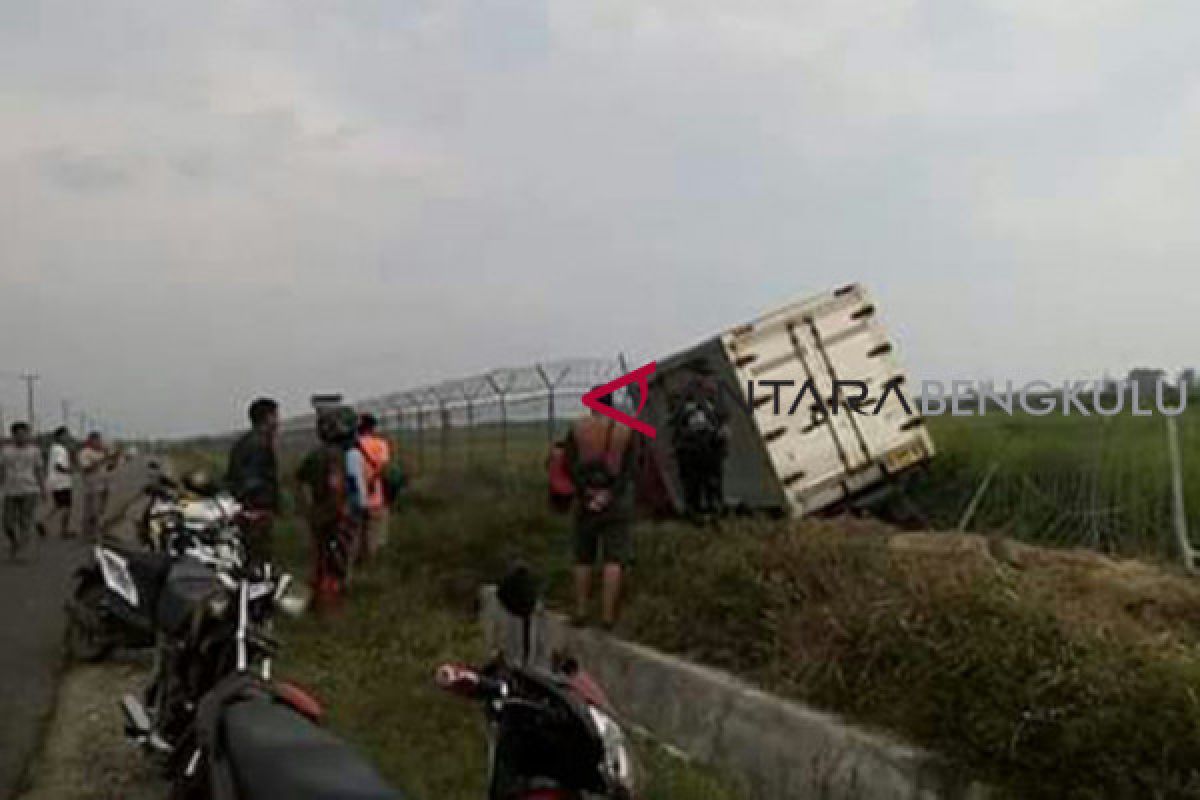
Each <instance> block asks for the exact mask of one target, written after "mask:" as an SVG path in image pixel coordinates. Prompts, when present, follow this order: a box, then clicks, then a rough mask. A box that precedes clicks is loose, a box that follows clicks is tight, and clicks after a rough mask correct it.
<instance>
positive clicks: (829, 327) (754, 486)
mask: <svg viewBox="0 0 1200 800" xmlns="http://www.w3.org/2000/svg"><path fill="white" fill-rule="evenodd" d="M697 376H707V377H705V378H702V380H705V381H707V382H708V384H709V385H710V386H711V385H712V383H713V382H714V381H715V383H716V387H717V390H718V394H719V403H720V404H721V405H722V407H723V411H724V413H725V416H726V420H727V426H728V432H729V439H728V456H727V458H726V460H725V464H724V494H725V497H726V501H727V503H728V504H730V505H733V506H740V507H742V508H745V509H749V510H763V511H771V512H778V513H785V514H788V515H792V516H803V515H806V514H810V513H813V512H815V511H820V510H822V509H827V508H830V507H831V506H837V505H839V504H842V503H844V502H846V501H852V500H854V499H855V498H858V497H862V496H864V495H865V494H868V493H871V492H872V491H873V490H875V489H879V488H881V487H884V486H885V485H886V484H887V483H888V482H889V481H890V480H892V479H894V478H895V477H896V476H898V475H900V474H902V473H904V472H906V471H909V470H911V469H913V468H915V467H918V466H920V465H922V464H924V463H925V462H927V461H928V460H929V459H930V458H931V457H932V456H933V454H934V446H933V441H932V439H931V438H930V436H929V433H928V431H927V430H926V428H925V425H924V421H923V420H922V419H921V417H920V414H919V409H918V407H917V406H916V405H915V404H914V402H913V400H912V398H911V395H910V394H909V387H908V386H907V385H906V378H905V375H904V371H903V369H902V368H901V366H900V362H899V360H898V358H897V355H896V349H895V346H894V345H893V343H892V342H891V340H890V339H889V338H888V335H887V331H886V330H885V329H884V327H883V323H882V321H881V319H880V314H879V310H878V307H877V305H876V304H875V302H874V301H873V300H872V298H871V296H870V294H869V292H868V291H867V290H866V289H865V288H864V287H862V286H860V285H857V284H852V285H849V286H845V287H842V288H840V289H836V290H834V291H830V292H826V293H824V294H820V295H817V296H815V297H812V298H809V299H807V300H801V301H799V302H795V303H790V304H788V305H785V306H783V307H781V308H779V309H776V310H775V311H771V312H769V313H767V314H765V315H763V316H761V317H759V318H758V319H756V320H754V321H753V322H750V323H748V324H745V325H740V326H738V327H736V328H732V329H730V330H727V331H725V332H723V333H721V334H719V335H718V336H715V337H713V338H711V339H709V340H707V341H704V342H701V343H700V344H697V345H696V346H694V347H691V348H689V349H687V350H685V351H683V352H680V353H677V354H675V355H672V356H670V357H668V358H665V359H661V360H659V362H658V367H657V371H656V373H655V374H654V376H653V377H652V380H651V383H650V391H649V393H648V397H647V402H646V408H645V409H644V411H643V415H642V417H643V418H644V419H646V421H647V422H649V423H650V424H652V425H654V426H655V427H656V428H657V429H658V431H659V434H658V437H657V438H656V439H655V440H654V449H655V455H656V457H657V461H658V463H659V465H660V471H661V473H662V480H663V483H664V484H665V486H666V489H667V494H668V495H669V499H670V502H671V504H673V506H674V508H675V510H676V511H679V512H682V511H684V510H685V509H684V507H683V506H684V502H683V491H682V485H681V483H680V480H679V469H678V464H677V463H676V458H675V448H674V446H673V444H672V442H673V435H672V434H673V431H672V422H671V417H672V412H673V411H674V409H675V408H676V407H677V406H678V403H679V402H680V398H681V396H682V394H683V393H684V392H685V387H687V386H688V385H689V382H692V381H695V380H697V379H698V377H697ZM773 381H782V382H784V383H783V384H772V383H769V382H773ZM788 382H790V383H788ZM859 382H861V384H865V387H866V394H865V397H864V395H863V393H862V392H861V391H856V387H857V386H859V385H860V383H859ZM776 387H778V405H779V408H778V409H777V408H775V401H776V396H775V388H776ZM881 398H882V399H883V402H882V403H880V399H881Z"/></svg>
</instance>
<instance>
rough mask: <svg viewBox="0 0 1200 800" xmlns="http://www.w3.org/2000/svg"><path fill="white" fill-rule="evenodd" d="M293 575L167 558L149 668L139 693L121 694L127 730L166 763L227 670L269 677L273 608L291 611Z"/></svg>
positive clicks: (294, 604)
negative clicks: (200, 705)
mask: <svg viewBox="0 0 1200 800" xmlns="http://www.w3.org/2000/svg"><path fill="white" fill-rule="evenodd" d="M290 588H291V577H290V576H288V575H286V574H283V575H279V576H276V575H274V574H273V573H272V570H271V568H270V567H269V566H264V567H262V568H261V570H260V569H259V568H255V569H253V570H251V569H248V568H244V567H241V566H237V565H220V564H211V563H204V562H203V561H200V560H198V559H196V558H194V557H192V556H191V555H185V556H184V557H183V558H180V559H178V560H176V561H175V562H173V563H172V565H171V568H170V571H169V572H168V574H167V576H166V579H165V581H164V582H163V585H162V589H161V591H160V593H159V596H158V599H157V606H156V609H155V614H154V626H155V630H156V648H155V654H154V666H153V668H152V669H151V672H150V678H149V680H148V682H147V685H146V688H145V690H144V691H143V692H142V695H141V697H140V698H139V697H136V696H134V695H126V696H125V697H124V698H122V700H121V709H122V711H123V713H124V716H125V730H126V733H127V735H128V736H129V737H130V738H131V739H132V740H133V741H134V742H135V743H137V744H139V745H142V746H143V747H145V748H146V749H147V750H148V751H150V752H151V753H154V754H158V755H163V756H166V757H167V758H168V762H169V761H170V759H171V757H172V756H173V755H174V753H175V751H176V747H177V744H178V742H179V741H180V740H181V739H182V737H183V735H184V733H185V732H186V731H187V730H188V728H189V727H191V725H192V722H193V717H194V715H195V712H196V709H197V706H198V704H199V702H200V698H201V697H202V696H203V695H204V694H205V693H207V692H208V691H210V690H211V689H212V688H213V687H214V686H216V685H217V684H218V683H220V682H221V681H222V680H223V679H224V678H225V677H226V676H228V675H232V674H249V673H250V672H252V671H256V672H257V673H258V674H259V675H260V676H261V677H262V679H263V680H269V679H270V676H271V658H272V656H273V655H274V653H275V651H276V649H277V645H276V643H275V641H274V639H273V638H272V636H271V620H272V618H273V616H274V613H275V610H276V609H277V608H282V609H284V610H285V611H289V612H296V611H299V610H301V608H302V603H299V602H298V601H297V599H296V598H294V597H292V595H291V594H290V593H289V589H290Z"/></svg>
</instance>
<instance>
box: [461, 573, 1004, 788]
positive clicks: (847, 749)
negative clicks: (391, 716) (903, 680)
mask: <svg viewBox="0 0 1200 800" xmlns="http://www.w3.org/2000/svg"><path fill="white" fill-rule="evenodd" d="M480 599H481V622H482V624H483V627H484V633H485V636H486V637H487V640H488V643H489V644H490V645H491V646H492V647H495V648H499V649H501V650H503V651H504V652H505V653H506V654H508V655H510V656H512V657H514V658H519V657H520V654H521V652H522V645H521V626H520V623H519V621H518V620H516V619H515V618H514V617H512V616H511V615H509V614H508V613H507V612H506V611H505V610H504V609H503V607H501V605H500V603H499V602H498V601H497V600H496V595H495V589H494V588H493V587H485V588H484V589H483V591H482V593H481V598H480ZM534 627H535V629H536V635H535V637H534V639H535V641H534V658H535V661H536V663H538V664H541V665H547V664H549V662H550V657H551V655H552V654H553V653H555V652H559V653H566V654H570V655H571V656H573V657H575V658H576V659H578V661H579V663H580V664H581V665H582V666H583V667H584V668H585V669H587V670H588V671H589V672H590V673H592V674H593V675H594V676H595V677H596V678H597V679H598V680H599V681H600V683H601V685H602V686H604V688H605V690H606V691H607V692H608V695H609V697H610V698H611V699H612V701H613V703H614V704H615V705H616V706H617V711H618V712H619V713H620V714H621V715H622V716H623V717H624V718H625V719H626V720H628V721H629V722H632V723H634V724H635V725H638V726H640V727H642V728H644V729H646V730H647V731H649V732H650V733H651V734H652V735H653V736H654V737H655V738H656V739H658V740H660V741H662V742H664V743H665V744H668V745H671V746H673V747H676V748H678V749H680V750H682V751H683V752H684V753H686V754H688V755H689V756H690V757H692V758H694V759H696V760H697V761H700V762H702V763H705V764H710V765H712V766H714V767H717V768H718V769H721V770H724V771H725V772H727V773H729V774H731V775H736V776H740V777H741V778H742V779H744V781H745V783H746V785H747V786H748V788H749V790H750V791H751V793H752V795H753V796H754V797H755V798H761V800H913V799H915V798H921V800H935V798H945V799H946V800H982V799H983V798H987V797H989V796H990V795H991V793H990V792H989V791H988V790H987V788H986V787H984V786H983V785H981V784H978V783H972V782H970V781H968V780H964V779H963V778H962V776H956V775H955V774H954V772H953V771H952V770H950V769H949V768H947V766H946V765H945V764H944V763H943V762H942V761H941V760H940V759H939V758H938V757H937V756H935V755H933V754H931V753H928V752H926V751H923V750H919V749H917V748H914V747H910V746H908V745H905V744H903V743H901V742H898V741H896V740H894V739H891V738H889V737H888V736H886V735H883V734H878V733H874V732H869V731H865V730H863V729H861V728H856V727H854V726H852V725H849V724H847V723H846V722H844V721H842V720H840V719H838V718H837V717H836V716H833V715H831V714H826V713H822V712H818V711H814V710H812V709H810V708H807V707H805V706H803V705H800V704H798V703H793V702H788V701H784V700H781V699H779V698H777V697H774V696H772V695H769V694H767V693H765V692H762V691H759V690H757V689H755V688H753V687H752V686H749V685H748V684H746V683H745V682H743V681H741V680H739V679H737V678H735V677H733V676H732V675H729V674H728V673H725V672H721V671H720V670H715V669H710V668H707V667H702V666H699V665H696V664H692V663H689V662H687V661H683V660H681V659H678V658H674V657H672V656H669V655H666V654H664V653H660V652H658V651H656V650H653V649H651V648H648V647H643V646H641V645H637V644H633V643H631V642H626V641H623V640H621V639H617V638H615V637H612V636H609V635H607V634H604V633H601V632H599V631H594V630H589V629H582V630H580V629H575V628H571V627H570V626H569V625H568V624H567V623H566V619H565V618H564V617H563V616H562V615H560V614H554V613H547V612H543V613H541V614H540V615H539V621H538V622H537V623H536V624H535V626H534Z"/></svg>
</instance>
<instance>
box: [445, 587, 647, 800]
mask: <svg viewBox="0 0 1200 800" xmlns="http://www.w3.org/2000/svg"><path fill="white" fill-rule="evenodd" d="M498 596H499V599H500V602H501V604H502V605H504V607H505V608H506V609H507V610H508V611H509V613H511V614H513V615H514V616H516V617H518V618H520V619H521V621H522V626H523V633H524V642H525V647H524V650H525V652H524V656H523V659H522V663H521V664H511V663H509V662H508V661H507V660H506V659H505V658H504V657H503V656H497V657H496V658H494V659H493V660H492V661H491V662H489V663H488V664H487V665H485V666H483V667H481V668H478V669H475V668H471V667H468V666H464V665H462V664H443V665H442V666H441V667H439V668H438V670H437V672H436V674H435V682H436V683H437V685H438V686H439V687H440V688H442V689H444V690H446V691H448V692H451V693H453V694H456V695H459V696H462V697H467V698H470V699H472V700H476V701H479V702H481V704H482V706H483V713H484V716H485V717H486V719H487V728H488V739H489V745H490V746H489V748H488V751H489V753H490V754H491V763H490V765H489V778H488V800H582V798H584V797H589V798H591V797H601V798H609V800H633V798H636V796H637V793H636V792H637V789H636V779H635V778H636V768H635V761H634V757H633V751H632V748H631V747H630V746H629V743H628V741H627V739H626V737H625V734H624V732H623V730H622V728H621V726H620V724H619V723H618V722H617V720H616V716H615V714H614V713H613V710H612V705H611V704H610V703H609V701H608V698H607V697H605V695H604V691H603V689H601V687H600V685H599V684H598V683H597V682H596V681H595V680H594V679H593V678H592V677H591V676H589V675H588V674H587V673H586V672H585V671H584V670H582V669H580V667H579V665H578V664H577V663H575V662H574V661H573V660H572V659H569V658H559V659H556V661H555V664H554V665H553V666H552V668H551V669H549V670H546V669H540V668H537V667H535V666H533V665H532V664H531V659H530V656H531V642H532V637H533V630H532V625H533V622H532V620H533V615H534V611H535V609H536V606H537V600H538V598H537V589H536V582H535V581H534V579H533V577H532V576H531V575H530V574H529V573H528V571H527V570H525V569H523V568H522V569H518V570H515V571H514V572H512V573H511V574H510V575H509V576H508V577H506V578H505V580H504V581H503V582H502V583H501V585H500V587H499V591H498Z"/></svg>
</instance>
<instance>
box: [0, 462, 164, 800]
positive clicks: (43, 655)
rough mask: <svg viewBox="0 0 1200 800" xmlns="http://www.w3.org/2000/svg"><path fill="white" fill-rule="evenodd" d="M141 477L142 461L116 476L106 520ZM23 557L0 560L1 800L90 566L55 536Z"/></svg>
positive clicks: (23, 754)
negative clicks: (77, 584)
mask: <svg viewBox="0 0 1200 800" xmlns="http://www.w3.org/2000/svg"><path fill="white" fill-rule="evenodd" d="M146 476H147V471H146V463H145V462H144V461H143V460H141V459H138V460H135V461H133V462H132V463H130V464H128V465H126V466H124V467H122V468H120V469H119V470H118V471H117V472H116V473H115V474H114V479H113V491H112V496H111V500H110V503H109V513H110V515H113V516H114V517H115V516H116V515H117V514H118V512H121V511H122V510H124V509H125V508H126V506H129V505H130V504H131V502H132V503H133V504H134V505H136V499H137V498H138V496H139V494H140V490H141V488H142V487H143V486H144V485H145V483H146ZM78 494H79V493H78V491H77V492H76V496H77V497H78ZM76 505H77V506H78V502H77V503H76ZM74 514H75V515H76V517H78V514H79V509H78V508H76V509H75V510H74ZM124 516H125V517H132V513H128V514H125V515H124ZM114 522H115V525H116V528H115V529H116V530H119V529H120V527H121V526H123V525H124V526H127V525H128V521H127V520H126V519H118V520H114ZM74 528H75V529H76V530H78V526H77V525H76V526H74ZM28 552H29V553H31V554H33V555H32V557H31V558H30V559H29V561H27V562H26V563H13V562H11V561H9V560H8V548H7V544H6V543H4V549H3V553H2V554H0V798H8V797H12V796H14V795H15V793H16V791H17V789H18V785H19V782H20V780H21V778H22V775H23V773H24V771H25V769H26V767H27V765H28V763H29V760H30V758H31V757H32V756H33V755H34V753H35V752H36V748H37V745H38V742H39V740H40V736H41V733H42V729H43V726H44V723H45V720H46V717H47V715H48V714H49V712H50V711H51V708H52V705H53V701H54V690H55V686H56V683H57V680H58V677H59V673H60V671H61V666H62V640H63V625H64V614H63V601H64V599H65V598H66V596H67V592H68V591H69V587H70V577H71V573H72V572H73V571H74V569H75V567H76V566H78V565H79V564H81V563H83V562H84V561H85V560H86V559H87V558H88V550H87V547H86V546H85V545H83V544H81V543H80V541H79V540H78V539H75V540H72V541H66V542H64V541H60V540H59V539H58V538H57V536H56V535H51V536H48V537H47V539H46V540H45V541H44V542H42V543H41V545H40V552H38V545H37V544H35V545H34V547H33V548H31V549H30V550H29V551H28Z"/></svg>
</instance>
